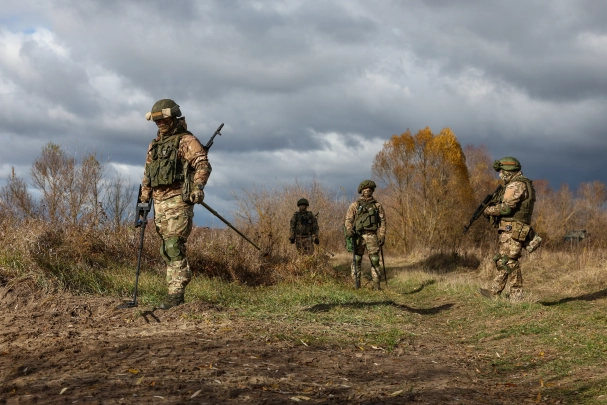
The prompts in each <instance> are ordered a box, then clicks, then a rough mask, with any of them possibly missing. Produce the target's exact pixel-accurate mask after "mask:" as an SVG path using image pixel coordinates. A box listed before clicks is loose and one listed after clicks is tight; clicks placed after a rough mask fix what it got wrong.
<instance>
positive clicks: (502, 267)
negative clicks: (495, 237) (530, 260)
mask: <svg viewBox="0 0 607 405" xmlns="http://www.w3.org/2000/svg"><path fill="white" fill-rule="evenodd" d="M522 248H523V244H522V243H521V242H520V241H517V240H515V239H513V238H512V234H511V233H510V232H502V233H501V234H500V250H499V254H498V255H496V257H495V258H494V260H496V268H497V271H498V274H497V276H496V277H495V279H494V283H493V287H492V288H491V292H492V293H494V294H499V293H501V292H502V290H503V289H504V287H505V286H506V283H507V281H508V277H509V276H510V277H512V284H511V285H510V290H511V295H512V294H515V295H517V296H519V297H521V296H522V293H523V278H522V275H521V270H520V265H519V262H518V259H519V257H521V250H522ZM513 288H514V290H513Z"/></svg>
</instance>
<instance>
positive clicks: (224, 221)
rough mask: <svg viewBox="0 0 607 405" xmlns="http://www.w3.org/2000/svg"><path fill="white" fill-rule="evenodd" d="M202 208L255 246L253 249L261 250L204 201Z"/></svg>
mask: <svg viewBox="0 0 607 405" xmlns="http://www.w3.org/2000/svg"><path fill="white" fill-rule="evenodd" d="M200 204H201V205H202V206H203V207H205V208H206V209H207V210H209V212H210V213H211V214H213V215H215V216H216V217H217V218H219V219H220V220H221V221H222V222H223V223H224V224H226V225H227V226H229V227H230V228H232V229H233V230H234V231H235V232H236V233H237V234H239V235H240V236H242V237H243V238H244V239H245V240H246V241H247V242H249V243H250V244H251V245H253V246H255V249H257V250H261V249H260V248H259V246H257V245H256V244H254V243H253V242H251V241H250V240H249V238H247V237H246V236H244V235H243V233H242V232H240V231H239V230H238V229H236V228H234V227H233V226H232V224H231V223H229V222H228V221H227V220H225V219H224V218H223V217H222V216H221V215H219V214H218V213H217V211H215V210H214V209H213V208H211V207H209V206H208V204H207V203H205V202H204V201H203V202H201V203H200Z"/></svg>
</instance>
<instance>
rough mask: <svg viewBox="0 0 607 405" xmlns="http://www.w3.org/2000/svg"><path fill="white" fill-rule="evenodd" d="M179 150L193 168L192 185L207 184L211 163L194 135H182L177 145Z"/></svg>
mask: <svg viewBox="0 0 607 405" xmlns="http://www.w3.org/2000/svg"><path fill="white" fill-rule="evenodd" d="M179 149H180V152H181V153H182V156H183V157H184V159H186V160H187V161H188V162H189V163H190V166H191V167H192V168H193V169H194V178H193V179H192V182H193V183H194V185H199V184H201V185H202V186H203V187H204V186H205V185H206V184H207V181H208V180H209V176H210V175H211V170H212V168H211V164H210V163H209V159H208V156H207V151H206V150H205V149H204V148H203V147H202V144H201V143H200V141H199V140H198V139H197V138H196V137H195V136H194V135H190V134H187V135H184V136H183V138H181V142H180V145H179Z"/></svg>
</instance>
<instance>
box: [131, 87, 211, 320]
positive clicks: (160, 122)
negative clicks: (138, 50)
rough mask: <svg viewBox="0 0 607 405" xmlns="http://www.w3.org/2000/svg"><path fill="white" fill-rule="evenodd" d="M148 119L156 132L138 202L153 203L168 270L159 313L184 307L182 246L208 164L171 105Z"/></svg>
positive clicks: (159, 105)
mask: <svg viewBox="0 0 607 405" xmlns="http://www.w3.org/2000/svg"><path fill="white" fill-rule="evenodd" d="M146 119H147V120H148V121H149V120H152V121H154V123H156V126H157V127H158V132H157V135H156V139H154V140H153V141H152V142H151V143H150V146H149V147H148V153H147V157H146V161H145V174H144V176H143V180H142V182H141V197H140V200H141V201H142V202H147V201H149V199H150V197H152V198H153V199H154V222H155V225H156V232H157V233H158V234H159V235H160V237H161V239H162V243H161V245H160V255H161V256H162V258H163V259H164V261H165V262H166V265H167V268H166V274H167V281H168V284H169V286H168V287H169V288H168V289H169V291H168V295H167V297H166V298H165V300H164V302H162V304H160V307H159V308H160V309H169V308H172V307H174V306H176V305H180V304H182V303H183V296H184V292H185V288H186V286H187V285H188V283H189V282H190V280H191V279H192V271H191V270H190V266H189V264H188V260H187V258H186V246H185V244H186V242H187V240H188V236H189V235H190V232H191V231H192V219H193V218H194V204H196V203H201V202H202V201H203V199H204V191H203V189H204V186H205V185H206V184H207V180H208V179H209V175H210V174H211V165H210V164H209V161H208V158H207V151H206V150H205V149H204V148H203V146H202V145H201V144H200V142H199V141H198V139H197V138H196V137H195V136H194V135H193V134H192V133H191V132H189V131H188V130H187V124H186V122H185V117H182V116H181V110H180V109H179V105H177V103H175V102H174V101H173V100H170V99H162V100H159V101H157V102H156V103H155V104H154V105H153V106H152V111H151V112H149V113H147V114H146Z"/></svg>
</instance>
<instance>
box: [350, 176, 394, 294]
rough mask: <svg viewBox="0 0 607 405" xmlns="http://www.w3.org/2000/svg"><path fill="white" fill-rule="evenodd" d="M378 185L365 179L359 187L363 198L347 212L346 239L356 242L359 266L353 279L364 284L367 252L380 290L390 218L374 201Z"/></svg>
mask: <svg viewBox="0 0 607 405" xmlns="http://www.w3.org/2000/svg"><path fill="white" fill-rule="evenodd" d="M375 187H376V186H375V182H374V181H372V180H364V181H363V182H361V183H360V185H359V186H358V194H361V196H360V197H359V198H358V200H357V201H355V202H353V203H352V204H351V205H350V207H349V208H348V212H347V213H346V222H345V226H346V236H348V237H352V238H353V240H354V246H353V249H354V255H355V256H354V257H355V265H353V266H352V279H353V280H354V283H355V285H357V286H358V285H360V274H361V263H362V258H363V255H364V254H365V249H366V250H367V251H368V252H369V259H370V260H371V268H372V269H371V277H372V278H373V288H374V289H376V290H379V289H380V280H381V274H380V272H379V250H380V247H381V246H383V244H384V242H385V240H386V215H385V213H384V208H383V207H382V205H381V204H380V203H378V202H377V201H375V198H373V192H374V191H375Z"/></svg>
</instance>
